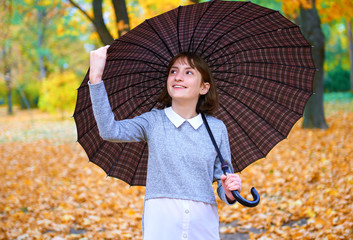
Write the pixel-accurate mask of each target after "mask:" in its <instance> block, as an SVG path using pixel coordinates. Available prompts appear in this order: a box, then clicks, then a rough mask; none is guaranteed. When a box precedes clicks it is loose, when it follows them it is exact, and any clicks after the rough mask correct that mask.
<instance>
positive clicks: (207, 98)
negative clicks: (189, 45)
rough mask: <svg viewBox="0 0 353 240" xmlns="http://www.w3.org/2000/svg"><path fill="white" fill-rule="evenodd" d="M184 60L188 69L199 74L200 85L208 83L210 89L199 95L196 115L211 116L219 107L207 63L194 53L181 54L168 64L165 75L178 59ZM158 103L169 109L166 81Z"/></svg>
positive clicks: (170, 100)
mask: <svg viewBox="0 0 353 240" xmlns="http://www.w3.org/2000/svg"><path fill="white" fill-rule="evenodd" d="M179 58H182V59H186V60H187V62H188V64H189V65H190V67H192V68H194V69H196V70H198V71H199V72H200V73H201V80H202V83H205V82H207V83H209V84H210V89H209V90H208V92H207V93H206V94H205V95H200V97H199V100H198V102H197V105H196V112H197V113H201V112H202V113H205V114H208V115H212V114H213V113H214V112H215V111H216V110H217V108H218V106H219V100H218V94H217V90H216V85H215V83H214V80H213V76H212V72H211V70H210V68H209V67H208V65H207V63H206V62H205V61H204V60H203V59H202V58H201V57H200V56H199V55H197V54H196V53H189V52H182V53H179V54H177V55H175V56H174V57H173V58H172V60H171V61H170V62H169V65H168V70H167V74H168V75H169V71H170V69H171V67H172V66H173V65H174V63H175V62H176V61H177V60H178V59H179ZM158 102H160V103H161V104H162V105H163V107H170V106H171V105H172V98H171V97H170V96H169V93H168V89H167V81H166V84H165V85H164V88H163V89H162V93H161V94H160V95H159V97H158Z"/></svg>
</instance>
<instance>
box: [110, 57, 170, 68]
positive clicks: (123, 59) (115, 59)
mask: <svg viewBox="0 0 353 240" xmlns="http://www.w3.org/2000/svg"><path fill="white" fill-rule="evenodd" d="M117 60H119V61H126V62H128V61H130V62H141V63H145V64H146V65H149V64H154V65H157V66H160V67H166V65H165V64H159V63H155V62H149V61H144V60H141V59H129V58H114V59H109V60H107V62H112V61H117ZM150 67H152V66H150Z"/></svg>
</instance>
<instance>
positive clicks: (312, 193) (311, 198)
mask: <svg viewBox="0 0 353 240" xmlns="http://www.w3.org/2000/svg"><path fill="white" fill-rule="evenodd" d="M337 106H338V105H334V104H333V105H330V106H326V107H329V111H327V113H328V114H327V118H326V120H327V122H328V125H329V127H330V128H329V129H328V130H325V131H324V130H305V129H302V128H301V127H300V126H301V121H299V122H298V123H297V124H296V125H295V126H294V128H293V130H292V131H291V133H290V135H289V136H288V140H284V141H282V142H281V143H279V144H278V145H277V146H276V147H275V149H274V150H272V151H271V152H270V153H269V155H268V156H267V158H266V159H261V160H259V161H257V162H256V163H254V164H252V165H251V166H249V167H248V168H247V169H245V170H244V171H243V172H242V173H241V178H242V181H243V195H244V196H246V197H247V198H249V199H250V198H251V196H250V194H249V190H250V188H251V187H252V186H255V187H256V188H257V190H258V191H259V193H260V196H261V202H260V204H259V205H258V206H257V207H256V208H245V207H243V206H241V205H238V204H237V205H235V206H226V205H225V204H224V203H222V202H221V201H220V200H219V199H218V200H217V201H218V207H219V215H220V221H221V227H220V232H221V233H222V238H223V239H235V236H237V234H239V233H242V234H246V236H248V237H249V238H250V239H352V238H353V216H352V213H353V200H352V199H353V171H352V169H353V166H352V165H353V163H352V161H353V160H352V159H353V140H352V139H353V103H352V102H350V103H346V105H345V106H344V107H343V108H342V107H340V108H337ZM339 106H342V104H341V105H339ZM0 113H1V115H0V159H1V161H0V239H19V240H20V239H54V240H61V239H142V236H141V235H142V234H141V216H142V208H143V199H144V188H142V187H129V186H128V185H126V184H125V183H123V182H121V181H119V180H116V179H113V178H106V176H105V174H104V172H103V171H102V170H101V169H100V168H99V167H97V166H95V165H94V164H92V163H89V162H88V159H87V156H86V155H85V153H84V151H83V150H82V148H81V147H80V145H79V144H78V143H75V136H76V131H75V126H74V122H73V119H69V120H64V121H63V120H60V121H59V120H58V119H56V118H54V117H51V116H49V115H47V114H44V113H40V112H37V111H32V112H31V114H29V113H28V112H21V111H16V114H15V115H14V116H10V117H8V116H6V115H5V113H4V109H2V112H0Z"/></svg>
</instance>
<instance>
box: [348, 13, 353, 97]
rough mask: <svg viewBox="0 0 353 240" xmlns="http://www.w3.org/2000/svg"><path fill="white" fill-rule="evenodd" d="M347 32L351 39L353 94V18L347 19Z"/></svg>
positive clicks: (352, 91) (352, 89)
mask: <svg viewBox="0 0 353 240" xmlns="http://www.w3.org/2000/svg"><path fill="white" fill-rule="evenodd" d="M347 32H348V40H349V60H350V69H351V76H350V79H351V93H352V94H353V34H352V19H349V20H348V21H347Z"/></svg>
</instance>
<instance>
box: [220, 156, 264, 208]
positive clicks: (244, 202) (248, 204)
mask: <svg viewBox="0 0 353 240" xmlns="http://www.w3.org/2000/svg"><path fill="white" fill-rule="evenodd" d="M222 170H223V173H224V175H227V174H230V171H229V167H228V164H227V163H226V162H223V163H222ZM250 192H251V195H252V197H253V199H254V200H252V201H249V200H247V199H245V198H243V197H242V196H241V195H240V193H239V192H238V191H232V195H233V197H234V198H235V200H237V201H238V202H239V203H240V204H241V205H243V206H245V207H256V206H257V204H259V202H260V195H259V193H258V192H257V190H256V189H255V188H254V187H252V188H251V190H250Z"/></svg>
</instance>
